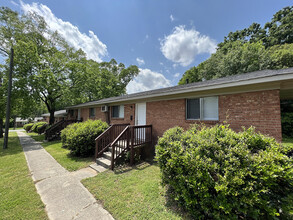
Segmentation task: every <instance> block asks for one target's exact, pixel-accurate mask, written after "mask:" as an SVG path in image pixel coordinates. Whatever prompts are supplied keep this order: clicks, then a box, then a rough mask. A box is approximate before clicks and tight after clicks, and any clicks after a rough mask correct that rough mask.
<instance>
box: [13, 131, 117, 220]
mask: <svg viewBox="0 0 293 220" xmlns="http://www.w3.org/2000/svg"><path fill="white" fill-rule="evenodd" d="M17 134H18V137H19V140H20V143H21V145H22V147H23V151H24V153H25V156H26V160H27V164H28V167H29V169H30V172H31V174H32V178H33V180H34V183H35V185H36V188H37V192H38V193H39V194H40V196H41V199H42V201H43V202H44V204H45V205H46V211H47V213H48V216H49V218H50V219H62V220H66V219H87V220H91V219H113V217H112V216H111V215H110V214H109V213H108V212H107V211H106V210H105V209H103V207H102V206H101V205H100V204H98V203H97V201H96V200H95V198H94V197H93V195H92V194H91V193H90V192H89V191H88V190H87V189H86V188H85V187H84V186H83V185H82V184H81V182H80V180H81V179H84V178H87V177H92V176H95V175H96V172H95V171H94V170H92V169H91V168H85V169H81V170H79V171H75V172H68V171H67V170H66V169H64V168H63V167H62V166H61V165H60V164H59V163H58V162H57V161H56V160H55V159H54V158H53V157H52V156H51V155H50V154H49V153H48V152H47V151H46V150H45V149H44V148H43V147H42V146H41V145H40V144H39V143H38V142H36V141H34V140H33V139H32V138H31V137H29V136H28V135H27V134H25V133H24V132H21V131H17Z"/></svg>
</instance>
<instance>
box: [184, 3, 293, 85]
mask: <svg viewBox="0 0 293 220" xmlns="http://www.w3.org/2000/svg"><path fill="white" fill-rule="evenodd" d="M292 49H293V6H291V7H286V8H283V9H282V10H280V11H278V12H277V13H276V14H275V15H274V16H273V18H272V20H271V21H270V22H267V23H266V24H265V25H264V26H263V27H262V26H261V25H260V24H257V23H253V24H251V25H250V26H249V27H248V28H244V29H243V30H238V31H235V32H230V33H229V34H228V36H226V37H225V38H224V41H223V42H221V43H219V44H218V48H217V51H216V53H214V54H212V55H211V57H210V58H209V59H207V60H206V61H204V62H202V63H200V64H199V65H198V66H196V67H192V68H190V69H189V70H187V71H186V72H185V73H184V75H183V76H182V78H181V79H180V81H179V84H185V83H186V80H187V79H188V81H189V82H198V81H202V80H208V79H215V78H219V77H225V76H229V75H235V74H240V73H246V72H252V71H257V70H263V69H282V68H288V67H293V50H292Z"/></svg>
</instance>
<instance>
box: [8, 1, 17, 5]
mask: <svg viewBox="0 0 293 220" xmlns="http://www.w3.org/2000/svg"><path fill="white" fill-rule="evenodd" d="M10 2H11V4H13V5H15V6H19V4H17V3H16V2H15V1H10Z"/></svg>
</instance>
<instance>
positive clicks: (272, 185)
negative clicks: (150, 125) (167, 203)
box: [156, 125, 293, 219]
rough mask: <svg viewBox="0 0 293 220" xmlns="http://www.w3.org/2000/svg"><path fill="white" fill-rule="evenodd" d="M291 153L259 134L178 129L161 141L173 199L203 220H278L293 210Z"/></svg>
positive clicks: (225, 129)
mask: <svg viewBox="0 0 293 220" xmlns="http://www.w3.org/2000/svg"><path fill="white" fill-rule="evenodd" d="M286 152H287V150H284V149H282V146H281V145H279V144H278V143H277V142H276V141H275V140H274V139H273V138H269V137H266V136H264V135H262V134H260V133H257V132H255V130H254V128H249V129H244V130H243V131H242V132H239V133H236V132H234V131H232V130H231V129H230V128H229V126H228V125H217V126H214V127H211V128H207V127H205V126H202V127H199V126H195V127H193V128H191V129H190V130H187V131H186V132H184V131H183V129H182V128H179V127H175V128H172V129H169V130H168V131H166V132H165V133H164V135H163V137H161V138H160V139H159V141H158V145H157V146H156V159H157V160H158V163H159V167H160V169H161V173H162V183H163V185H167V186H168V188H169V190H170V196H171V198H173V199H175V200H177V201H178V202H179V204H181V205H182V206H183V207H185V208H186V209H187V210H188V211H189V212H190V213H191V214H192V215H193V216H194V217H196V218H197V219H274V218H277V217H282V218H290V217H289V215H290V214H289V213H290V212H292V208H293V205H292V204H293V160H292V158H290V157H288V156H287V155H286ZM290 209H291V210H290ZM291 217H292V216H291Z"/></svg>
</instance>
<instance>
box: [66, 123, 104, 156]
mask: <svg viewBox="0 0 293 220" xmlns="http://www.w3.org/2000/svg"><path fill="white" fill-rule="evenodd" d="M107 128H108V124H107V123H106V122H102V121H100V120H95V121H93V120H88V121H85V122H81V123H74V124H71V125H69V126H67V127H66V128H65V129H63V130H62V131H61V141H62V146H63V147H67V148H68V149H69V150H70V151H71V153H72V154H73V155H76V156H91V155H94V153H95V138H97V137H98V136H99V135H100V134H101V133H103V132H104V131H105V130H106V129H107Z"/></svg>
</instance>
